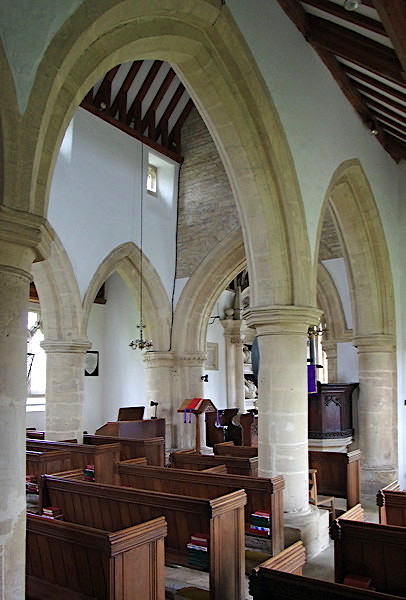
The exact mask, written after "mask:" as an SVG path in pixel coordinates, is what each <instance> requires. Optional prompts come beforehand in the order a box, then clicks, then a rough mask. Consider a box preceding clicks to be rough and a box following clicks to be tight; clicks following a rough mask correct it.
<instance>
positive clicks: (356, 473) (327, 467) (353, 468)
mask: <svg viewBox="0 0 406 600" xmlns="http://www.w3.org/2000/svg"><path fill="white" fill-rule="evenodd" d="M360 462H361V452H360V451H359V450H353V451H352V452H318V451H315V450H310V451H309V468H310V469H316V470H317V489H318V493H319V494H321V495H323V496H334V497H335V498H346V500H347V508H351V507H352V506H354V505H355V504H358V503H359V502H360V498H361V483H360V481H361V478H360Z"/></svg>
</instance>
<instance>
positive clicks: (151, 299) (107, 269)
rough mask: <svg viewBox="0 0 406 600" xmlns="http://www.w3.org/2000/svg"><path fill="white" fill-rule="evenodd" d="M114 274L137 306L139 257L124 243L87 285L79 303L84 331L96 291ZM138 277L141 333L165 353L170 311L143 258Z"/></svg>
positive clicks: (130, 244) (157, 279)
mask: <svg viewBox="0 0 406 600" xmlns="http://www.w3.org/2000/svg"><path fill="white" fill-rule="evenodd" d="M114 272H117V273H118V274H119V275H120V276H121V277H122V278H123V280H124V281H125V282H126V284H127V286H128V288H129V290H130V293H131V295H132V296H133V298H134V299H135V301H136V302H137V303H138V305H139V301H140V286H141V254H140V250H139V248H138V247H137V246H136V244H134V243H133V242H126V243H124V244H121V245H120V246H118V247H117V248H115V249H114V250H112V252H110V254H109V255H108V256H107V257H106V258H105V260H104V261H103V263H102V264H101V265H100V266H99V268H98V269H97V271H96V273H95V274H94V276H93V278H92V280H91V282H90V285H89V287H88V290H87V292H86V294H85V297H84V300H83V326H84V329H86V328H87V323H88V320H89V314H90V310H91V307H92V304H93V301H94V299H95V297H96V294H97V292H98V290H99V289H100V287H101V286H102V284H103V283H104V282H105V281H106V279H108V278H109V277H110V275H112V273H114ZM142 275H143V286H142V294H143V313H144V321H145V323H146V330H145V331H146V334H147V335H148V337H149V338H151V339H152V340H153V341H154V350H156V351H159V350H160V351H165V350H167V349H168V348H169V344H170V326H171V318H172V309H171V306H170V303H169V300H168V294H167V293H166V290H165V288H164V286H163V284H162V282H161V279H160V277H159V275H158V273H157V272H156V270H155V269H154V267H153V266H152V263H151V262H150V261H149V259H148V258H147V257H146V256H145V255H144V256H143V258H142Z"/></svg>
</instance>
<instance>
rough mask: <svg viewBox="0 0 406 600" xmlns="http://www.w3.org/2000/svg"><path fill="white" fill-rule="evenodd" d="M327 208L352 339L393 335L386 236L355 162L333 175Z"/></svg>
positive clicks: (360, 168)
mask: <svg viewBox="0 0 406 600" xmlns="http://www.w3.org/2000/svg"><path fill="white" fill-rule="evenodd" d="M327 204H328V205H329V207H330V209H331V213H332V216H333V220H334V222H335V225H336V229H337V232H338V235H339V238H340V240H341V245H342V248H343V252H344V259H345V263H346V270H347V276H348V280H349V286H350V294H351V301H352V313H353V331H354V336H355V337H359V336H363V337H364V336H370V335H375V334H381V335H382V334H383V335H394V334H395V308H394V293H393V283H392V272H391V265H390V260H389V253H388V249H387V245H386V241H385V232H384V229H383V226H382V222H381V219H380V216H379V211H378V208H377V206H376V203H375V200H374V197H373V194H372V190H371V187H370V185H369V182H368V179H367V177H366V175H365V172H364V170H363V168H362V166H361V164H360V162H359V161H358V160H356V159H353V160H348V161H345V162H344V163H343V164H342V165H340V167H339V168H338V169H337V170H336V172H335V173H334V175H333V177H332V179H331V183H330V186H329V188H328V191H327V195H326V201H325V206H327ZM322 212H323V214H324V211H322ZM319 229H320V228H319ZM319 235H320V231H319Z"/></svg>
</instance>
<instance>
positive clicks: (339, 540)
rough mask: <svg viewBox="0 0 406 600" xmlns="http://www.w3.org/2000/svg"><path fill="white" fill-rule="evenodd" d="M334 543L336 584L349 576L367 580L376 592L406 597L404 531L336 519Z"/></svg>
mask: <svg viewBox="0 0 406 600" xmlns="http://www.w3.org/2000/svg"><path fill="white" fill-rule="evenodd" d="M331 535H332V538H333V540H334V560H335V565H334V569H335V581H336V582H337V583H343V582H344V580H345V578H346V577H347V576H348V575H361V576H365V577H370V578H371V580H372V586H373V587H374V588H375V589H376V590H377V591H379V592H383V593H389V594H395V595H399V596H405V595H406V578H405V568H406V529H405V528H402V527H393V526H391V525H380V524H378V523H368V522H360V521H347V520H345V519H336V521H334V522H333V523H332V526H331Z"/></svg>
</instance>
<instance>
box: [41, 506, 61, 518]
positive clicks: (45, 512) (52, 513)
mask: <svg viewBox="0 0 406 600" xmlns="http://www.w3.org/2000/svg"><path fill="white" fill-rule="evenodd" d="M42 516H43V517H47V518H48V519H59V520H61V521H62V519H63V514H62V511H61V509H60V508H59V507H58V506H46V507H44V508H43V509H42Z"/></svg>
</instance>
